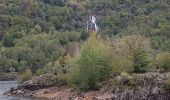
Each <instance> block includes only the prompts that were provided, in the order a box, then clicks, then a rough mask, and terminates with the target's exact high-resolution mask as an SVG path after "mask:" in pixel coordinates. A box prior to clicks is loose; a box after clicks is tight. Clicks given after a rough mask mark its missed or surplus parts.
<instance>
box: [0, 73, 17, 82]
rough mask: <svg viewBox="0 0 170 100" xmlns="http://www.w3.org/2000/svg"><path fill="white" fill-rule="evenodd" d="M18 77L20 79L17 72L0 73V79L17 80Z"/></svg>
mask: <svg viewBox="0 0 170 100" xmlns="http://www.w3.org/2000/svg"><path fill="white" fill-rule="evenodd" d="M17 79H18V77H17V74H4V75H0V81H15V80H17Z"/></svg>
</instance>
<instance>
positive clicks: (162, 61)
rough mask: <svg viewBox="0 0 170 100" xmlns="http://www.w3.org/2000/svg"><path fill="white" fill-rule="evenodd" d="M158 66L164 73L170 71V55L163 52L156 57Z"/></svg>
mask: <svg viewBox="0 0 170 100" xmlns="http://www.w3.org/2000/svg"><path fill="white" fill-rule="evenodd" d="M156 66H157V68H159V69H163V70H164V71H170V53H169V52H163V53H159V54H157V56H156Z"/></svg>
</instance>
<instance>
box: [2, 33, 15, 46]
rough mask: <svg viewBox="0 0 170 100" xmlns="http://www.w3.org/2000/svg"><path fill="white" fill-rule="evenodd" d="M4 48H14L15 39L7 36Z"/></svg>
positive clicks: (4, 40)
mask: <svg viewBox="0 0 170 100" xmlns="http://www.w3.org/2000/svg"><path fill="white" fill-rule="evenodd" d="M3 45H4V47H13V46H14V39H13V38H12V37H11V36H10V35H8V34H7V35H6V36H5V37H4V39H3Z"/></svg>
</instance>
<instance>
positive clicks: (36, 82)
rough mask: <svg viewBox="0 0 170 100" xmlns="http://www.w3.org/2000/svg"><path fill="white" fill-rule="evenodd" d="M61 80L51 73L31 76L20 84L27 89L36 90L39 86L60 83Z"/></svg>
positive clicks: (44, 86) (43, 86)
mask: <svg viewBox="0 0 170 100" xmlns="http://www.w3.org/2000/svg"><path fill="white" fill-rule="evenodd" d="M60 84H61V82H59V81H58V80H57V77H56V76H55V75H53V74H45V75H40V76H36V77H33V78H31V79H30V80H28V81H25V82H24V83H23V84H21V86H22V87H24V88H26V89H29V90H37V89H41V88H47V87H51V86H54V85H60Z"/></svg>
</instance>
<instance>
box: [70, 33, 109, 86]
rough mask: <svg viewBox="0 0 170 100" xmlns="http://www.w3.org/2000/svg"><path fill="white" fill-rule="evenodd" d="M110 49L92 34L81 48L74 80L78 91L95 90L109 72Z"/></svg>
mask: <svg viewBox="0 0 170 100" xmlns="http://www.w3.org/2000/svg"><path fill="white" fill-rule="evenodd" d="M109 53H110V49H109V47H108V46H107V44H106V43H105V42H104V41H103V40H102V39H101V38H100V37H97V36H96V35H95V34H94V33H92V34H91V36H90V37H89V39H88V40H87V41H86V42H85V44H84V45H83V46H82V49H81V53H80V57H79V58H78V61H77V63H78V64H79V66H80V67H79V72H78V73H76V74H77V76H74V77H77V79H78V80H74V82H73V84H75V85H76V86H77V87H78V88H79V89H96V88H98V83H99V81H100V80H102V79H103V78H105V77H106V76H108V75H109V72H110V67H109V64H110V58H109V55H110V54H109Z"/></svg>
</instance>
